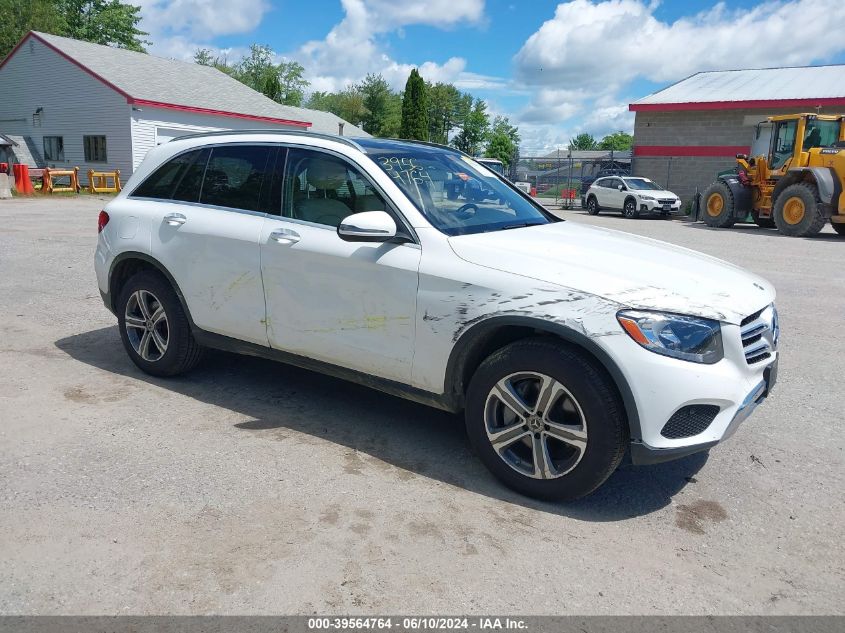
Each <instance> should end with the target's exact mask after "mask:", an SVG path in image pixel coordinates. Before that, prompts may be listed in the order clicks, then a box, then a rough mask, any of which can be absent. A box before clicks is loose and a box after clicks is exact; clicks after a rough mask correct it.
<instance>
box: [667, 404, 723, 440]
mask: <svg viewBox="0 0 845 633" xmlns="http://www.w3.org/2000/svg"><path fill="white" fill-rule="evenodd" d="M718 413H719V407H718V406H717V405H715V404H690V405H687V406H686V407H682V408H680V409H678V410H677V411H675V413H674V414H673V415H672V417H671V418H669V421H668V422H667V423H666V424H665V425H664V426H663V429H662V430H661V431H660V435H662V436H663V437H665V438H668V439H670V440H677V439H680V438H682V437H692V436H693V435H698V434H699V433H703V432H704V431H705V430H706V429H707V427H708V426H710V423H711V422H713V420H714V419H715V418H716V415H717V414H718Z"/></svg>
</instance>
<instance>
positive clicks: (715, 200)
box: [700, 180, 736, 229]
mask: <svg viewBox="0 0 845 633" xmlns="http://www.w3.org/2000/svg"><path fill="white" fill-rule="evenodd" d="M701 202H702V205H703V206H702V209H701V214H700V217H701V219H702V221H703V222H704V223H705V224H706V225H707V226H712V227H714V228H717V229H728V228H730V227H732V226H733V225H734V223H735V222H736V218H735V217H734V197H733V194H732V193H731V190H730V189H729V188H728V186H727V185H726V184H725V183H724V182H722V181H721V180H717V181H716V182H714V183H713V184H712V185H710V186H709V187H707V189H705V190H704V193H703V194H702V196H701Z"/></svg>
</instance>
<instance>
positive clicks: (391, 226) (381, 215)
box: [337, 211, 396, 242]
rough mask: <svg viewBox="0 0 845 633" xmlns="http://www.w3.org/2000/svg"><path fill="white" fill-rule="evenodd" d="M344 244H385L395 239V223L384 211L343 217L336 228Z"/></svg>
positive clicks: (365, 212)
mask: <svg viewBox="0 0 845 633" xmlns="http://www.w3.org/2000/svg"><path fill="white" fill-rule="evenodd" d="M337 234H338V237H340V239H342V240H344V241H345V242H387V241H388V240H392V239H393V238H395V237H396V222H394V221H393V218H391V217H390V215H389V214H387V213H386V212H384V211H364V212H363V213H353V214H352V215H349V216H347V217H345V218H344V219H343V220H342V221H341V223H340V225H339V226H338V227H337Z"/></svg>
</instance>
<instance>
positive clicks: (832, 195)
mask: <svg viewBox="0 0 845 633" xmlns="http://www.w3.org/2000/svg"><path fill="white" fill-rule="evenodd" d="M799 182H810V183H813V184H815V185H816V189H817V190H818V192H819V199H820V200H821V202H822V204H833V202H834V201H835V200H838V199H839V195H840V194H841V193H842V191H841V185H840V183H839V179H838V178H837V177H836V172H835V171H834V169H833V168H832V167H795V168H793V169H790V170H789V171H787V172H786V174H785V175H784V177H783V178H781V179H780V180H779V181H778V184H776V185H775V188H774V190H773V191H772V207H774V205H775V202H776V201H777V199H778V196H779V195H780V194H781V193H782V192H783V190H784V189H786V188H787V187H789V186H790V185H794V184H796V183H799Z"/></svg>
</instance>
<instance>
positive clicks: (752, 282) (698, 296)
mask: <svg viewBox="0 0 845 633" xmlns="http://www.w3.org/2000/svg"><path fill="white" fill-rule="evenodd" d="M449 243H450V244H451V247H452V249H453V250H454V251H455V253H456V254H457V255H458V257H460V258H461V259H463V260H465V261H468V262H471V263H473V264H476V265H479V266H485V267H487V268H494V269H496V270H501V271H505V272H509V273H513V274H516V275H521V276H523V277H527V278H531V279H534V280H537V281H542V282H546V283H552V284H556V285H559V286H563V287H566V288H570V289H572V290H578V291H580V292H583V293H588V294H592V295H597V296H600V297H604V298H605V299H608V300H611V301H615V302H617V303H619V304H621V305H622V306H626V307H631V308H641V309H649V310H662V311H665V312H676V313H681V314H690V315H695V316H701V317H705V318H710V319H718V320H719V321H725V322H728V323H734V324H738V323H739V322H740V321H741V320H742V319H743V318H745V317H746V316H748V315H750V314H752V313H754V312H756V311H757V310H760V309H761V308H763V307H765V306H766V305H768V304H770V303H772V302H773V301H774V298H775V291H774V288H773V287H772V285H771V284H770V283H769V282H768V281H766V280H765V279H763V278H762V277H758V276H757V275H754V274H752V273H749V272H747V271H745V270H743V269H742V268H739V267H738V266H734V265H733V264H729V263H727V262H725V261H722V260H720V259H716V258H715V257H710V256H709V255H704V254H702V253H698V252H696V251H692V250H689V249H686V248H682V247H680V246H674V245H672V244H667V243H666V242H660V241H658V240H653V239H650V238H647V237H639V236H637V235H631V234H629V233H622V232H620V231H612V230H609V229H602V228H597V227H593V226H587V225H584V224H578V223H577V222H557V223H554V224H545V225H541V226H534V227H525V228H521V229H512V230H508V231H493V232H490V233H478V234H475V235H461V236H456V237H451V238H449Z"/></svg>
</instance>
